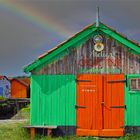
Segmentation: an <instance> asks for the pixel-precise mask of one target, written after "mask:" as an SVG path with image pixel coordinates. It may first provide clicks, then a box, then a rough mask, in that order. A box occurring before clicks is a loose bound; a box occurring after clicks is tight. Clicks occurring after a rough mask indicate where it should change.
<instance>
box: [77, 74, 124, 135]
mask: <svg viewBox="0 0 140 140" xmlns="http://www.w3.org/2000/svg"><path fill="white" fill-rule="evenodd" d="M77 80H78V82H77V106H79V107H78V108H77V127H78V128H77V135H82V136H123V134H124V130H123V128H122V127H123V126H124V107H125V106H124V75H123V74H119V75H114V74H113V75H93V74H80V75H78V76H77ZM80 106H81V107H80Z"/></svg>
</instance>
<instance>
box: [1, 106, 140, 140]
mask: <svg viewBox="0 0 140 140" xmlns="http://www.w3.org/2000/svg"><path fill="white" fill-rule="evenodd" d="M29 110H30V109H29V105H28V106H27V107H26V108H23V109H22V110H21V111H20V112H18V113H17V114H16V115H15V116H14V117H13V118H12V119H13V121H10V122H4V123H3V122H1V121H0V140H30V136H29V134H28V132H27V131H26V130H25V129H23V128H22V126H24V125H25V124H28V123H29V121H28V120H29ZM16 119H25V120H27V122H17V121H15V120H16ZM34 140H140V136H132V135H131V136H126V137H123V138H93V137H75V136H74V137H63V138H62V137H57V138H48V137H41V136H38V137H36V138H35V139H34Z"/></svg>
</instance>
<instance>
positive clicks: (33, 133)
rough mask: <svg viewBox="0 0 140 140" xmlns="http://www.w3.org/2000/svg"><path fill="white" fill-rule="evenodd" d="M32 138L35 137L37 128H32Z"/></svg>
mask: <svg viewBox="0 0 140 140" xmlns="http://www.w3.org/2000/svg"><path fill="white" fill-rule="evenodd" d="M30 133H31V138H32V139H33V138H34V137H35V128H30Z"/></svg>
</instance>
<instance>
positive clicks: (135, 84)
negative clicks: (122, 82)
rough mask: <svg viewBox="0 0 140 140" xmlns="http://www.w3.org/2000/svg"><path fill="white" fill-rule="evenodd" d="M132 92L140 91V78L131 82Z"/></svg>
mask: <svg viewBox="0 0 140 140" xmlns="http://www.w3.org/2000/svg"><path fill="white" fill-rule="evenodd" d="M130 90H140V78H139V79H138V78H135V79H131V80H130Z"/></svg>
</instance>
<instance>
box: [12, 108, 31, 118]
mask: <svg viewBox="0 0 140 140" xmlns="http://www.w3.org/2000/svg"><path fill="white" fill-rule="evenodd" d="M29 112H30V106H29V105H27V106H26V107H25V108H22V109H21V110H20V111H19V112H18V113H17V114H16V115H15V116H13V117H12V118H11V119H12V120H17V119H28V120H29V118H30V113H29Z"/></svg>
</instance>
